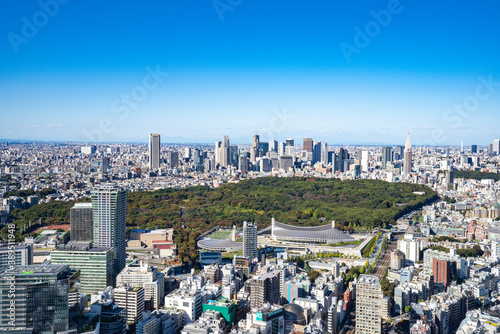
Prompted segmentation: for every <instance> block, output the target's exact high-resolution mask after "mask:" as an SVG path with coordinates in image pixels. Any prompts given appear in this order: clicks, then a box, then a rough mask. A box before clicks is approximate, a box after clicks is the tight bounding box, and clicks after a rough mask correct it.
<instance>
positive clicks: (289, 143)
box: [285, 138, 295, 147]
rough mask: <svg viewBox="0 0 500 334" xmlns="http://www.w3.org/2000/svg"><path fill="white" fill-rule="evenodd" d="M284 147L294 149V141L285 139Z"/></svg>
mask: <svg viewBox="0 0 500 334" xmlns="http://www.w3.org/2000/svg"><path fill="white" fill-rule="evenodd" d="M285 146H291V147H294V146H295V141H294V140H293V138H287V139H286V140H285Z"/></svg>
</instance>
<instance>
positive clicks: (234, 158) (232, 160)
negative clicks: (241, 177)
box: [229, 145, 240, 167]
mask: <svg viewBox="0 0 500 334" xmlns="http://www.w3.org/2000/svg"><path fill="white" fill-rule="evenodd" d="M239 157H240V149H239V147H238V145H231V146H229V164H230V165H231V166H234V167H238V160H239Z"/></svg>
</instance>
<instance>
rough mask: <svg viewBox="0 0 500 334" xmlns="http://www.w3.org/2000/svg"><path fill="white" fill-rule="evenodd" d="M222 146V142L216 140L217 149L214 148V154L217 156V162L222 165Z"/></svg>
mask: <svg viewBox="0 0 500 334" xmlns="http://www.w3.org/2000/svg"><path fill="white" fill-rule="evenodd" d="M221 148H222V142H221V141H220V140H219V141H216V142H215V149H214V156H215V163H216V164H219V165H220V152H221Z"/></svg>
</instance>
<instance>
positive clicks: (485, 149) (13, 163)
mask: <svg viewBox="0 0 500 334" xmlns="http://www.w3.org/2000/svg"><path fill="white" fill-rule="evenodd" d="M499 143H500V141H499V140H494V141H492V143H491V144H488V145H485V146H478V145H472V146H469V147H464V146H463V144H462V145H461V146H456V147H423V146H420V147H414V146H412V144H411V139H410V134H408V135H407V138H406V142H405V145H404V146H403V145H401V146H384V147H368V146H366V147H360V146H347V147H338V146H329V145H328V143H327V142H324V141H323V142H320V141H313V139H312V138H304V139H303V141H302V142H301V143H296V142H295V141H294V139H291V138H289V139H286V141H283V142H278V141H276V140H271V141H269V142H263V141H261V140H260V137H259V135H254V136H253V138H252V143H251V144H250V145H232V144H230V139H229V138H228V136H224V138H223V139H222V140H221V141H217V142H216V143H215V145H180V144H177V145H168V144H162V143H161V136H160V134H155V133H152V134H149V141H148V144H147V145H144V144H135V145H121V144H95V145H89V144H78V143H55V142H42V143H37V142H30V143H20V142H15V141H13V142H4V143H2V145H1V146H0V164H1V169H0V178H1V181H0V195H2V197H3V200H2V206H1V207H0V217H1V222H2V225H3V226H4V227H3V228H2V230H1V233H2V236H3V240H5V242H4V244H3V246H2V247H1V248H0V260H1V262H0V268H1V271H0V286H1V291H0V293H1V298H0V300H1V303H2V304H1V305H2V312H1V322H0V326H1V328H2V330H9V331H15V332H16V333H45V332H51V333H52V332H54V333H59V332H60V333H62V332H73V333H125V332H127V333H172V334H174V333H182V334H188V333H242V334H243V333H350V332H353V331H355V332H356V333H382V332H387V333H392V332H394V333H399V332H410V333H455V332H456V333H486V332H488V333H490V332H496V328H497V326H498V324H500V309H499V308H498V307H497V304H498V301H499V300H500V299H499V294H498V291H499V289H500V285H499V282H500V240H499V237H500V223H499V220H500V205H499V204H498V196H499V187H500V186H499V183H498V180H499V177H498V175H499V174H498V171H499V159H500V156H499V153H500V146H499ZM263 178H281V179H285V180H286V179H289V180H293V179H297V180H303V181H302V182H312V183H315V182H319V180H321V179H325V181H326V180H331V181H332V182H348V180H353V181H355V182H361V180H379V181H380V182H383V184H384V185H386V189H387V191H391V190H390V189H391V188H390V187H394V185H397V184H408V183H409V184H418V185H422V186H424V187H425V188H423V189H428V190H427V191H414V195H413V196H416V197H418V196H429V198H428V200H426V202H419V203H422V205H419V207H412V209H411V211H410V212H408V211H401V214H400V215H399V217H398V219H397V221H395V222H393V223H392V224H387V222H386V223H385V224H384V225H383V226H379V227H377V228H375V229H374V230H368V229H363V228H361V226H358V227H359V228H354V229H353V228H351V227H352V226H354V227H356V226H355V225H353V224H352V222H349V225H348V227H347V226H345V224H343V223H342V222H336V221H335V220H332V221H330V222H329V221H325V218H324V217H317V218H316V219H315V224H314V225H313V226H300V225H294V224H290V222H288V221H281V222H280V221H278V220H276V219H275V218H271V219H270V221H268V222H267V224H265V225H263V226H259V224H257V223H256V222H252V221H248V222H247V221H238V222H236V223H235V224H234V225H233V226H232V227H231V226H227V225H225V226H211V227H210V229H207V230H206V231H205V232H204V233H203V234H201V235H199V238H198V239H197V240H196V246H195V247H194V248H195V249H189V247H188V249H189V252H191V253H192V254H193V253H194V254H195V256H191V257H190V258H187V259H183V258H181V257H180V256H179V253H178V247H180V246H182V245H177V244H176V242H175V240H177V239H176V235H177V234H180V231H179V230H178V227H177V226H174V227H167V226H166V225H165V226H163V227H165V228H154V229H144V228H135V227H134V225H133V222H130V221H129V220H127V211H128V210H127V197H128V195H129V194H131V193H142V192H150V191H153V192H154V191H158V190H159V189H165V188H169V189H172V190H173V191H174V192H175V191H178V190H179V189H190V188H192V189H197V187H200V186H201V187H205V188H208V189H214V190H217V189H224V188H225V187H228V185H230V184H232V185H235V186H238V184H239V183H241V184H242V185H243V184H245V182H252V181H251V180H257V179H263ZM335 180H337V181H335ZM340 184H342V183H340ZM290 187H292V185H291V184H290ZM345 192H348V190H345ZM434 193H436V194H437V195H438V196H433V197H431V196H430V195H432V194H434ZM271 196H272V195H270V198H269V200H272V198H271ZM407 200H408V198H407ZM56 202H68V203H69V204H70V205H71V209H70V219H69V221H65V222H64V223H62V224H57V225H51V223H50V222H51V220H50V217H45V218H44V219H45V221H42V219H41V218H40V220H39V221H29V223H28V224H26V223H23V224H22V225H21V224H20V223H19V221H18V220H16V217H18V216H17V214H18V213H19V212H23V211H27V210H33V209H36V208H37V207H41V208H43V207H44V206H47V205H51V204H52V203H56ZM408 205H410V204H409V203H406V204H404V203H399V204H397V203H396V207H400V208H404V207H405V206H408ZM186 210H187V209H186ZM52 214H53V215H54V216H57V211H54V212H53V213H52ZM160 219H161V218H160ZM182 228H184V227H182ZM4 310H7V312H4Z"/></svg>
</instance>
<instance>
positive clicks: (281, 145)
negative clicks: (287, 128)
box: [278, 141, 286, 157]
mask: <svg viewBox="0 0 500 334" xmlns="http://www.w3.org/2000/svg"><path fill="white" fill-rule="evenodd" d="M285 147H286V144H285V143H284V142H282V141H280V142H279V143H278V155H279V156H280V157H281V156H282V155H285Z"/></svg>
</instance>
